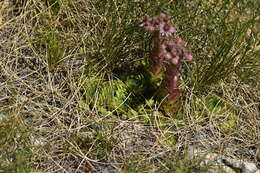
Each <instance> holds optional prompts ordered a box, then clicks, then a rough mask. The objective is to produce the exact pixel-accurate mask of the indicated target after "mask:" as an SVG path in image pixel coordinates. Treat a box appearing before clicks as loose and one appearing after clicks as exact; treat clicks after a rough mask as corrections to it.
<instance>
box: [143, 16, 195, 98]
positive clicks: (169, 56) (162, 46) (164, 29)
mask: <svg viewBox="0 0 260 173" xmlns="http://www.w3.org/2000/svg"><path fill="white" fill-rule="evenodd" d="M140 26H142V27H144V28H145V29H146V30H147V31H149V32H154V40H153V41H154V43H153V44H154V45H153V46H154V47H153V49H152V52H151V55H150V62H151V72H152V73H154V74H157V73H159V72H160V71H161V69H162V68H163V67H164V69H165V79H164V84H165V90H166V92H167V93H168V94H169V97H168V99H169V101H171V102H175V101H176V100H177V99H178V97H179V95H180V93H181V92H180V89H179V80H180V68H181V62H182V61H183V60H184V59H185V60H188V61H191V60H192V59H193V57H192V55H191V51H190V50H187V49H186V45H187V43H186V42H185V41H183V40H182V39H181V38H180V37H178V36H177V37H176V38H175V40H171V39H169V37H170V36H171V35H172V33H175V32H176V29H175V28H174V27H173V26H172V25H171V24H170V17H169V16H168V15H166V14H163V13H161V14H159V15H158V16H154V17H149V16H145V17H144V19H143V20H142V23H141V25H140ZM167 38H168V39H167Z"/></svg>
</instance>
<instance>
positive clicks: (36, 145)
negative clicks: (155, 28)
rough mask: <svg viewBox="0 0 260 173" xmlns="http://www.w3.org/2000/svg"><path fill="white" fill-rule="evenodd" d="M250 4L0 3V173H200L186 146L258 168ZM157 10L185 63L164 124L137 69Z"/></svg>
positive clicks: (162, 0)
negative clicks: (148, 21) (182, 47)
mask: <svg viewBox="0 0 260 173" xmlns="http://www.w3.org/2000/svg"><path fill="white" fill-rule="evenodd" d="M259 6H260V3H259V1H257V0H256V1H254V0H251V1H249V0H248V1H247V0H245V1H242V0H241V1H231V0H223V1H189V0H187V1H186V0H185V1H184V0H183V1H180V0H172V1H171V0H150V1H148V0H147V1H144V0H126V1H123V0H24V1H19V0H13V1H12V0H10V1H9V0H0V57H1V60H0V172H1V173H2V172H5V173H10V172H17V173H23V172H24V173H25V172H69V173H70V172H71V173H74V172H97V171H99V170H103V171H105V170H106V171H107V172H178V173H179V172H181V173H182V172H183V173H187V172H207V170H208V167H207V166H205V165H204V166H200V165H199V164H198V163H199V161H200V160H201V159H203V158H199V157H198V158H193V159H192V160H190V158H189V157H188V154H187V150H188V147H189V146H198V147H202V148H204V149H206V150H208V151H209V152H214V153H219V154H223V155H227V156H230V157H232V158H237V159H245V160H247V161H250V162H254V163H258V166H260V165H259V162H260V150H259V145H260V143H259V142H260V116H259V101H260V100H259V98H260V90H259V31H260V28H259V27H260V26H259V20H260V19H259V11H258V10H257V9H259ZM160 12H164V13H166V14H168V15H170V16H172V19H171V22H172V23H173V25H174V26H175V27H176V29H177V31H178V32H177V33H178V34H179V35H180V36H181V37H182V38H183V39H184V40H185V41H186V42H187V43H188V47H189V49H190V50H192V55H193V58H194V60H193V61H192V62H189V63H185V64H183V67H182V76H181V88H182V90H183V91H184V93H185V94H183V97H182V98H181V100H180V103H179V105H178V111H172V112H174V114H173V115H170V116H169V115H165V110H164V109H163V108H162V107H161V102H160V101H158V100H156V99H155V97H154V94H155V93H151V92H150V91H151V90H149V89H150V88H149V87H150V86H149V85H147V84H149V81H147V79H148V76H147V74H146V73H145V72H144V69H143V67H146V65H147V64H146V63H147V61H146V59H147V58H148V56H149V52H150V50H151V40H152V35H150V34H149V33H147V32H145V30H144V29H143V28H142V27H140V26H139V24H140V23H139V22H140V19H141V18H143V17H144V15H145V14H148V15H150V16H154V15H157V14H159V13H160ZM154 80H155V81H156V80H157V79H154ZM158 80H160V76H158ZM179 108H180V109H179ZM170 109H172V110H173V109H174V108H172V107H171V108H170Z"/></svg>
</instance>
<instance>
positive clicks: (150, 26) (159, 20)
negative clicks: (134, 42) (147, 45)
mask: <svg viewBox="0 0 260 173" xmlns="http://www.w3.org/2000/svg"><path fill="white" fill-rule="evenodd" d="M141 22H142V23H141V24H140V26H142V27H144V28H145V29H146V30H147V31H150V32H151V31H155V30H158V31H159V32H160V33H161V34H162V35H163V36H166V37H168V36H171V34H172V33H173V32H176V29H175V28H174V27H173V26H172V25H171V24H170V23H169V22H170V17H169V16H168V15H166V14H164V13H161V14H159V15H158V16H154V17H149V16H145V17H144V18H143V20H142V21H141Z"/></svg>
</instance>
